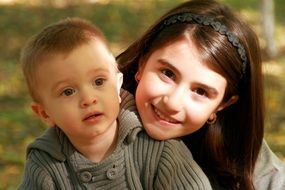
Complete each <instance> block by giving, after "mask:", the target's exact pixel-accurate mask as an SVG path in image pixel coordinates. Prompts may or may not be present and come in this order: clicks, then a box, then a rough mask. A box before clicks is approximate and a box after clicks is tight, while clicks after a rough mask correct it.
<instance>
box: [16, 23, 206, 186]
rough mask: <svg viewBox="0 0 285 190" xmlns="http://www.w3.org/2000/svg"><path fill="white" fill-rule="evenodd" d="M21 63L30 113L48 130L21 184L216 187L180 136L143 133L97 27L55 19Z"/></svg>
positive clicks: (34, 147) (31, 150) (33, 149)
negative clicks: (169, 137) (159, 137)
mask: <svg viewBox="0 0 285 190" xmlns="http://www.w3.org/2000/svg"><path fill="white" fill-rule="evenodd" d="M21 63H22V65H23V72H24V75H25V78H26V81H27V85H28V88H29V91H30V94H31V96H32V98H33V101H34V102H33V103H32V110H33V111H34V112H35V113H36V115H37V116H38V117H39V118H41V119H42V120H43V122H45V123H46V124H47V125H48V126H49V129H48V130H47V131H46V132H45V133H44V134H43V136H41V137H39V138H37V139H36V140H35V141H34V142H33V143H31V144H30V145H29V146H28V149H27V162H26V167H25V174H24V179H23V182H22V184H21V185H20V187H19V189H136V190H137V189H207V190H208V189H211V187H210V183H209V181H208V179H207V178H206V176H205V175H204V173H203V172H202V170H201V169H200V168H199V166H198V165H197V164H196V163H195V162H194V161H193V159H190V158H191V157H192V155H191V153H190V152H189V151H188V150H187V148H186V146H184V144H183V143H182V142H181V141H177V140H169V141H155V140H153V139H151V138H150V137H148V136H147V135H146V133H145V132H144V131H142V125H141V123H140V120H139V118H138V114H137V111H136V108H135V103H134V99H133V97H132V96H131V95H130V94H128V93H127V92H126V91H123V92H122V93H121V96H120V87H121V84H122V74H121V73H120V72H119V71H118V70H117V66H116V62H115V58H114V57H113V55H112V54H111V52H110V50H109V49H108V47H107V43H106V40H105V37H104V35H103V34H102V32H101V31H100V30H99V29H97V28H96V27H95V26H93V25H91V24H90V23H88V22H87V21H84V20H82V19H78V18H71V19H65V20H62V21H60V22H58V23H55V24H52V25H50V26H48V27H46V28H45V29H43V30H42V31H41V32H40V33H39V34H37V35H36V36H34V37H33V38H32V39H31V40H30V41H29V43H28V44H27V45H26V47H25V48H24V49H23V51H22V54H21ZM120 103H121V105H120ZM120 106H121V108H120Z"/></svg>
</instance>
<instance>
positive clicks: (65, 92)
mask: <svg viewBox="0 0 285 190" xmlns="http://www.w3.org/2000/svg"><path fill="white" fill-rule="evenodd" d="M74 93H75V90H74V89H72V88H68V89H65V90H64V91H63V92H62V93H61V94H62V95H65V96H71V95H72V94H74Z"/></svg>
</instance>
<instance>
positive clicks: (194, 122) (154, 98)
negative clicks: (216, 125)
mask: <svg viewBox="0 0 285 190" xmlns="http://www.w3.org/2000/svg"><path fill="white" fill-rule="evenodd" d="M199 57H200V54H199V52H198V51H197V49H196V47H195V46H194V44H192V43H191V41H189V40H186V39H183V40H179V41H176V42H175V43H172V44H170V45H168V46H166V47H163V48H160V49H158V50H156V51H154V52H153V53H152V54H151V56H150V57H149V59H148V60H147V61H146V62H143V63H142V64H141V67H140V69H139V71H138V73H137V76H136V78H137V80H138V87H137V91H136V104H137V108H138V111H139V114H140V116H141V119H142V121H143V124H144V127H145V129H146V131H147V133H148V134H149V135H150V136H151V137H153V138H155V139H158V140H165V139H170V138H175V137H181V136H185V135H188V134H190V133H193V132H194V131H196V130H198V129H200V128H201V127H202V126H203V125H204V123H205V122H206V121H207V120H208V119H209V117H210V116H211V114H213V113H216V112H217V111H219V110H221V109H223V108H224V104H223V103H222V99H223V96H224V93H225V89H226V85H227V81H226V79H225V78H224V77H223V76H222V75H220V74H219V73H217V72H215V71H213V70H212V69H211V68H209V67H208V66H207V63H203V62H201V60H200V58H199Z"/></svg>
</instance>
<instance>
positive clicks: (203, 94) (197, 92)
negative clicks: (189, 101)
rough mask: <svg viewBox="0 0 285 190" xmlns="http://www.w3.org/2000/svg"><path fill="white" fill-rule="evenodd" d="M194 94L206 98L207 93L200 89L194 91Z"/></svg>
mask: <svg viewBox="0 0 285 190" xmlns="http://www.w3.org/2000/svg"><path fill="white" fill-rule="evenodd" d="M194 92H195V93H196V94H198V95H200V96H206V97H207V96H208V94H207V92H206V91H205V90H204V89H202V88H197V89H195V90H194Z"/></svg>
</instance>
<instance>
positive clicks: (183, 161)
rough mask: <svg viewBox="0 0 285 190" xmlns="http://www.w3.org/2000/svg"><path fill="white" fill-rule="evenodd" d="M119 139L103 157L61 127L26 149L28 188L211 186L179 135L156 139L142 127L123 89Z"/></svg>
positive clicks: (164, 189) (206, 189) (136, 189)
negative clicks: (79, 145)
mask: <svg viewBox="0 0 285 190" xmlns="http://www.w3.org/2000/svg"><path fill="white" fill-rule="evenodd" d="M121 98H122V103H121V111H120V114H119V116H118V123H119V134H118V142H117V146H116V148H115V150H114V151H113V153H112V154H111V155H110V156H108V157H107V158H106V159H105V160H103V161H101V162H99V163H94V162H92V161H90V160H88V159H87V158H85V157H84V156H83V155H82V154H80V152H78V151H77V150H76V149H75V148H74V147H73V146H72V144H71V143H70V141H69V140H68V138H67V136H66V135H65V134H64V133H63V132H62V131H61V130H60V129H59V128H58V127H54V128H49V129H48V130H47V131H46V132H45V133H44V134H43V135H42V136H41V137H39V138H37V139H36V140H35V141H34V142H33V143H31V144H30V145H29V146H28V148H27V160H26V165H25V172H24V176H23V181H22V184H21V185H20V186H19V189H21V190H22V189H25V190H34V189H35V190H54V189H60V190H65V189H68V190H72V189H76V190H81V189H96V190H97V189H98V190H101V189H103V190H104V189H108V190H110V189H116V190H121V189H122V190H123V189H131V190H141V189H144V190H151V189H157V190H168V189H169V190H175V189H179V190H183V189H185V190H186V189H187V190H191V189H196V190H198V189H201V190H210V189H211V186H210V182H209V180H208V178H207V177H206V175H205V174H204V173H203V171H202V170H201V168H200V167H199V166H198V165H197V163H196V162H195V161H194V160H193V157H192V155H191V153H190V151H189V150H188V148H187V147H186V146H185V145H184V144H183V142H182V141H181V140H167V141H156V140H153V139H151V138H150V137H149V136H148V135H147V134H146V132H145V131H144V130H143V128H142V124H141V122H140V119H139V117H138V113H137V111H136V107H135V102H134V98H133V96H132V95H130V94H129V93H127V92H126V91H123V92H122V93H121Z"/></svg>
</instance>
